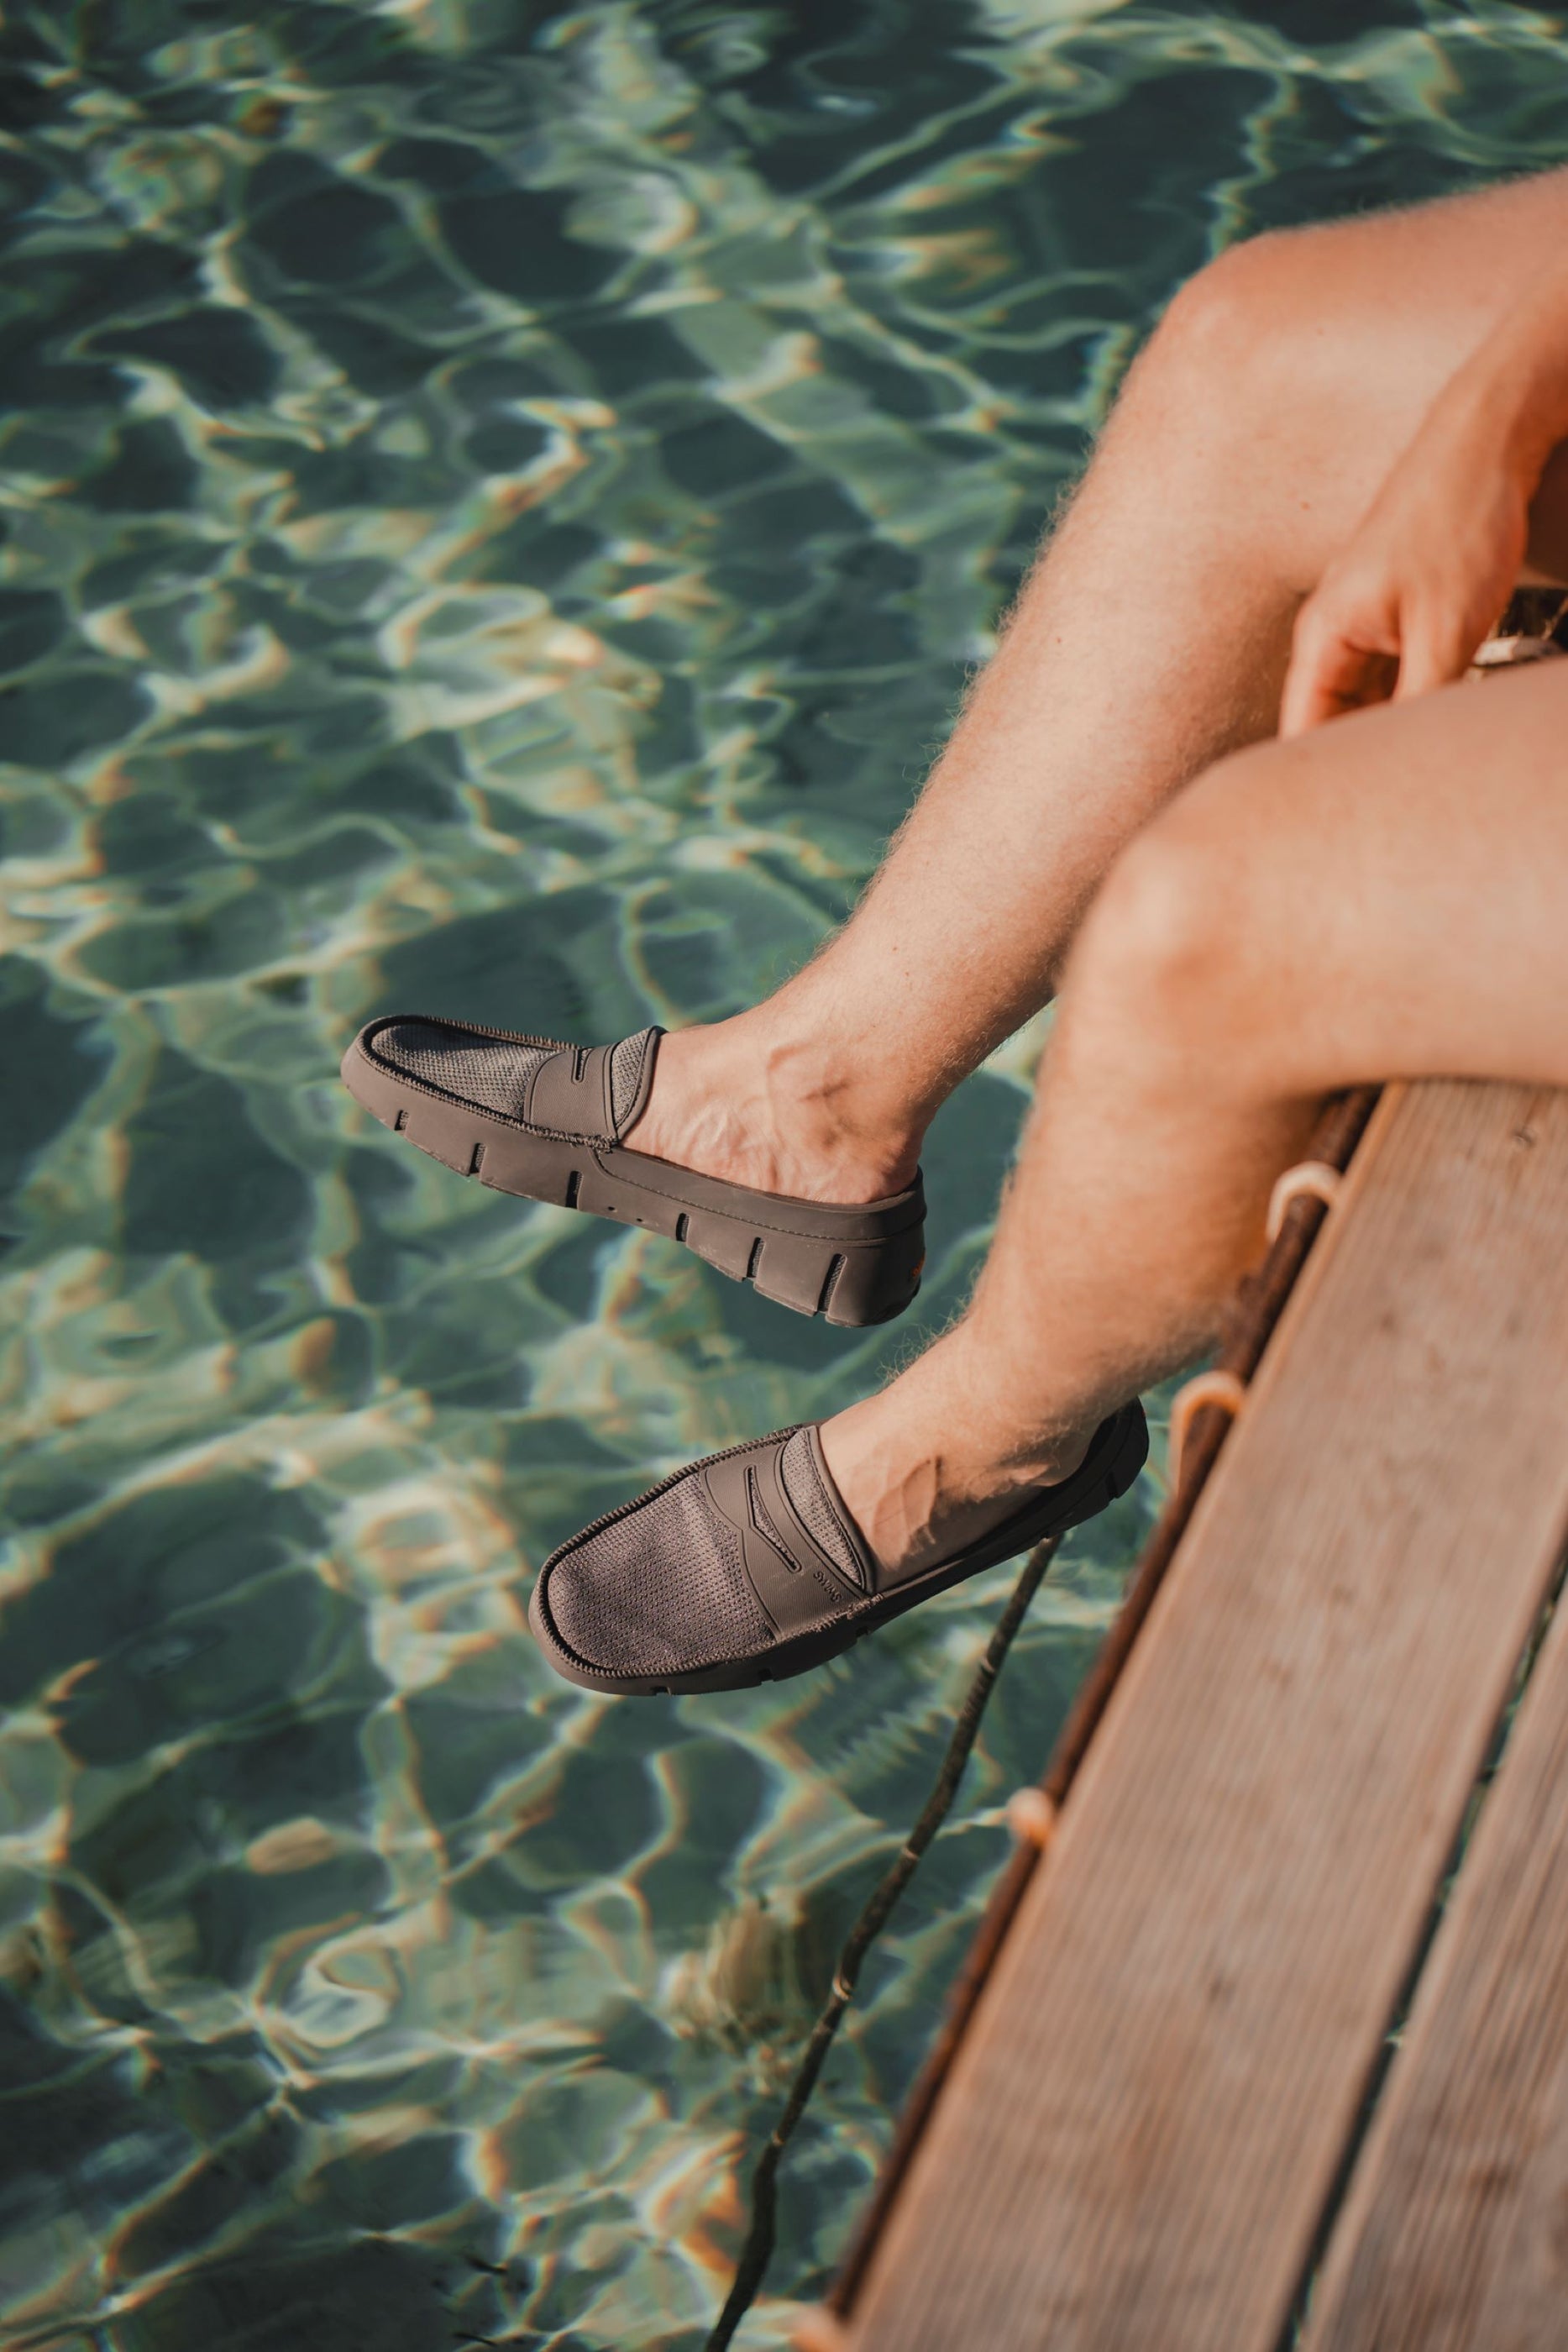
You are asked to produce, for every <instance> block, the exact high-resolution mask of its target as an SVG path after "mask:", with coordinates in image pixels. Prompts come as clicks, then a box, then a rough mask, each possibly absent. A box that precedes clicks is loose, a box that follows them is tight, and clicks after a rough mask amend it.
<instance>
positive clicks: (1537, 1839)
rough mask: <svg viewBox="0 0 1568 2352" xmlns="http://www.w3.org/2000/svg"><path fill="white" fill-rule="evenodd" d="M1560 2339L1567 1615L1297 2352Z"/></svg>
mask: <svg viewBox="0 0 1568 2352" xmlns="http://www.w3.org/2000/svg"><path fill="white" fill-rule="evenodd" d="M1564 2342H1568V1609H1563V1608H1561V1607H1560V1608H1559V1610H1558V1612H1557V1614H1556V1616H1555V1618H1554V1619H1553V1621H1552V1628H1551V1630H1550V1632H1549V1633H1548V1634H1547V1637H1546V1641H1545V1643H1544V1645H1543V1646H1542V1654H1541V1658H1540V1660H1539V1663H1538V1664H1537V1666H1536V1669H1535V1673H1534V1675H1533V1677H1532V1678H1531V1684H1530V1687H1529V1689H1528V1691H1527V1693H1526V1695H1525V1699H1524V1704H1523V1706H1521V1710H1520V1715H1519V1720H1518V1722H1517V1723H1516V1724H1515V1726H1514V1730H1513V1735H1512V1738H1511V1741H1510V1744H1509V1748H1508V1752H1507V1755H1506V1756H1505V1758H1504V1761H1503V1767H1502V1770H1501V1772H1500V1775H1499V1777H1498V1780H1497V1781H1496V1782H1495V1784H1494V1786H1493V1788H1492V1790H1491V1792H1490V1796H1489V1797H1488V1799H1487V1801H1486V1805H1485V1808H1484V1810H1483V1811H1482V1814H1481V1819H1480V1824H1479V1829H1478V1830H1477V1832H1476V1836H1475V1841H1474V1843H1473V1846H1472V1848H1471V1851H1470V1853H1469V1854H1468V1855H1467V1856H1466V1859H1465V1867H1464V1869H1463V1871H1462V1872H1461V1874H1460V1877H1459V1882H1458V1891H1457V1893H1456V1895H1455V1896H1454V1899H1453V1903H1452V1906H1451V1907H1450V1909H1449V1911H1448V1916H1446V1918H1445V1919H1444V1921H1443V1924H1442V1927H1441V1929H1440V1930H1439V1933H1438V1937H1437V1944H1436V1946H1435V1948H1434V1950H1433V1954H1432V1959H1431V1963H1430V1965H1429V1967H1428V1969H1427V1971H1426V1973H1425V1974H1424V1975H1423V1977H1422V1979H1421V1985H1420V1990H1419V1993H1418V1995H1417V1998H1416V2006H1415V2010H1414V2012H1413V2014H1412V2016H1411V2020H1410V2026H1409V2030H1408V2032H1407V2033H1406V2037H1405V2043H1404V2047H1403V2049H1402V2050H1401V2052H1400V2054H1399V2057H1398V2059H1397V2061H1396V2065H1395V2069H1394V2073H1393V2076H1392V2078H1391V2081H1390V2084H1389V2086H1388V2092H1387V2095H1386V2097H1385V2101H1384V2103H1383V2105H1381V2106H1380V2108H1379V2110H1378V2113H1377V2115H1376V2116H1375V2120H1374V2124H1373V2128H1372V2132H1371V2134H1370V2136H1369V2137H1368V2141H1367V2146H1366V2149H1365V2152H1364V2158H1363V2160H1362V2162H1361V2164H1360V2166H1359V2167H1358V2168H1357V2171H1356V2175H1355V2179H1354V2182H1353V2185H1352V2189H1351V2194H1350V2197H1349V2199H1348V2200H1347V2202H1346V2206H1345V2210H1344V2212H1343V2217H1342V2219H1341V2221H1340V2223H1339V2226H1338V2228H1337V2229H1336V2231H1335V2232H1334V2235H1333V2242H1332V2244H1331V2247H1330V2251H1329V2259H1328V2261H1327V2263H1326V2264H1325V2266H1324V2272H1323V2278H1322V2285H1321V2288H1320V2290H1319V2292H1318V2294H1317V2295H1316V2296H1315V2297H1314V2309H1313V2313H1312V2325H1311V2326H1310V2328H1309V2330H1308V2333H1307V2336H1306V2344H1307V2347H1309V2352H1561V2347H1562V2346H1563V2344H1564Z"/></svg>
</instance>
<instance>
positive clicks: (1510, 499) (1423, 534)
mask: <svg viewBox="0 0 1568 2352" xmlns="http://www.w3.org/2000/svg"><path fill="white" fill-rule="evenodd" d="M1530 496H1531V477H1530V475H1529V474H1528V473H1527V472H1526V471H1525V470H1524V469H1522V468H1521V467H1519V466H1518V465H1517V464H1515V463H1514V462H1512V461H1511V458H1510V457H1509V455H1508V454H1507V451H1506V446H1505V445H1504V436H1500V435H1496V434H1494V433H1490V432H1489V431H1487V429H1486V427H1485V425H1484V423H1479V422H1478V421H1477V420H1475V419H1472V418H1470V417H1468V416H1467V417H1464V418H1462V419H1460V420H1458V422H1456V420H1454V419H1453V418H1452V417H1451V416H1450V415H1447V414H1445V413H1444V410H1443V406H1442V404H1439V406H1438V409H1437V410H1436V411H1434V412H1433V415H1432V416H1431V417H1430V418H1429V419H1428V421H1427V425H1425V426H1424V427H1423V428H1422V430H1421V432H1420V433H1418V434H1417V436H1416V439H1415V440H1414V442H1412V444H1411V446H1410V447H1409V449H1408V450H1407V451H1406V454H1405V456H1404V457H1402V458H1401V459H1400V461H1399V463H1398V465H1397V466H1396V467H1395V468H1394V471H1393V472H1392V474H1390V476H1389V477H1388V479H1387V481H1386V482H1385V484H1384V487H1383V488H1382V489H1381V491H1380V492H1379V493H1378V495H1377V497H1376V498H1375V499H1374V501H1373V503H1372V506H1371V507H1370V509H1368V511H1367V514H1366V516H1365V519H1364V521H1363V522H1362V523H1361V525H1360V527H1359V528H1358V530H1356V532H1355V534H1354V538H1353V539H1352V540H1351V541H1350V542H1349V544H1348V545H1347V546H1346V547H1345V548H1344V549H1343V550H1342V551H1341V552H1340V554H1339V555H1337V556H1336V557H1335V558H1334V561H1333V562H1332V563H1331V564H1330V565H1329V567H1328V569H1327V571H1326V572H1324V573H1323V576H1322V580H1321V581H1320V582H1319V583H1318V585H1317V587H1316V589H1315V590H1314V592H1313V593H1312V595H1311V596H1309V597H1308V599H1307V601H1306V603H1305V604H1303V605H1302V607H1301V612H1300V613H1299V614H1297V616H1296V627H1295V635H1294V638H1293V641H1292V645H1291V666H1290V670H1289V672H1288V674H1287V677H1286V679H1285V691H1284V698H1283V700H1282V702H1281V711H1280V732H1281V735H1282V736H1289V735H1302V734H1305V733H1306V732H1307V730H1308V729H1309V728H1312V727H1319V726H1321V725H1322V722H1323V720H1324V719H1334V718H1337V717H1339V715H1340V714H1341V713H1342V712H1343V711H1347V710H1356V709H1362V708H1364V706H1365V705H1366V704H1368V703H1375V702H1387V701H1391V700H1392V701H1404V700H1406V698H1408V697H1409V696H1411V695H1414V694H1425V693H1427V691H1429V689H1430V688H1433V687H1435V686H1446V685H1447V684H1448V682H1449V681H1450V680H1451V679H1453V678H1457V677H1462V675H1463V674H1464V671H1465V669H1466V667H1467V666H1468V665H1469V660H1470V657H1471V656H1472V655H1473V654H1474V652H1475V650H1476V647H1477V646H1479V644H1480V643H1481V640H1482V639H1483V638H1484V637H1485V635H1486V634H1487V632H1488V630H1489V629H1490V627H1491V626H1492V625H1493V623H1494V622H1495V621H1496V619H1497V617H1498V614H1500V612H1501V611H1502V609H1503V606H1504V605H1505V604H1507V603H1508V600H1509V598H1510V596H1511V594H1512V593H1513V588H1514V583H1515V582H1516V581H1517V579H1518V577H1519V570H1520V566H1521V563H1522V562H1523V560H1524V550H1525V541H1526V537H1527V534H1528V529H1529V509H1530Z"/></svg>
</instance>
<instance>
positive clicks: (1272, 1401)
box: [851, 1084, 1568, 2352]
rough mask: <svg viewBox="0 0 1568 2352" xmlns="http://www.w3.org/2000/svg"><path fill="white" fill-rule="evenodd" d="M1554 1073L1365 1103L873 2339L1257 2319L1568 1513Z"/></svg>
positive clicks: (1010, 1948) (915, 2187)
mask: <svg viewBox="0 0 1568 2352" xmlns="http://www.w3.org/2000/svg"><path fill="white" fill-rule="evenodd" d="M1565 1230H1568V1097H1563V1096H1559V1095H1555V1094H1551V1093H1541V1094H1533V1095H1532V1094H1530V1093H1528V1092H1526V1091H1524V1090H1522V1089H1519V1088H1512V1087H1480V1086H1470V1085H1459V1084H1443V1085H1433V1086H1423V1087H1417V1088H1414V1089H1411V1090H1410V1091H1408V1092H1404V1093H1401V1092H1396V1093H1392V1094H1390V1095H1389V1096H1387V1097H1385V1101H1384V1103H1383V1105H1382V1106H1381V1107H1380V1109H1379V1111H1378V1113H1377V1115H1376V1118H1375V1122H1374V1127H1373V1129H1372V1130H1371V1132H1370V1133H1369V1135H1368V1137H1367V1139H1366V1142H1365V1143H1364V1146H1363V1148H1362V1151H1361V1153H1360V1155H1359V1156H1358V1159H1357V1161H1356V1164H1355V1167H1354V1171H1353V1174H1352V1178H1351V1181H1350V1184H1349V1186H1348V1188H1347V1192H1346V1196H1345V1199H1344V1202H1343V1204H1342V1206H1341V1208H1340V1209H1339V1210H1338V1211H1337V1212H1336V1213H1335V1214H1334V1216H1333V1219H1331V1222H1330V1225H1329V1228H1328V1231H1327V1233H1326V1234H1325V1235H1324V1238H1323V1240H1322V1243H1320V1244H1319V1247H1318V1250H1317V1252H1316V1254H1315V1255H1314V1257H1313V1259H1312V1261H1311V1263H1310V1264H1309V1266H1308V1268H1307V1272H1306V1275H1305V1276H1304V1277H1303V1280H1302V1283H1301V1286H1300V1288H1299V1290H1298V1293H1297V1295H1296V1297H1295V1298H1294V1299H1293V1300H1292V1301H1291V1307H1290V1308H1289V1309H1288V1311H1287V1315H1286V1318H1285V1319H1284V1321H1283V1323H1282V1324H1281V1329H1280V1331H1279V1333H1278V1334H1277V1335H1276V1339H1275V1341H1274V1344H1273V1347H1272V1349H1271V1350H1270V1355H1269V1357H1268V1358H1267V1360H1265V1363H1264V1365H1263V1368H1262V1370H1261V1372H1260V1375H1259V1379H1258V1381H1257V1383H1256V1385H1255V1388H1254V1391H1253V1393H1252V1396H1251V1398H1250V1400H1249V1405H1248V1408H1247V1411H1246V1412H1245V1413H1244V1415H1243V1417H1242V1420H1241V1423H1240V1424H1239V1428H1238V1430H1237V1432H1236V1433H1235V1435H1234V1437H1233V1438H1232V1440H1231V1442H1230V1444H1229V1445H1228V1447H1227V1449H1226V1453H1225V1454H1224V1456H1223V1458H1222V1461H1221V1464H1220V1466H1219V1469H1218V1473H1217V1475H1216V1477H1215V1479H1214V1481H1213V1483H1212V1484H1211V1486H1210V1487H1209V1489H1208V1491H1207V1494H1206V1495H1205V1496H1204V1498H1203V1501H1202V1503H1201V1505H1200V1507H1199V1508H1198V1511H1197V1515H1196V1516H1195V1518H1194V1520H1193V1523H1192V1526H1191V1528H1190V1529H1189V1531H1188V1534H1187V1538H1186V1542H1185V1544H1184V1546H1183V1549H1182V1552H1181V1553H1180V1555H1178V1558H1177V1559H1176V1563H1175V1565H1174V1567H1173V1569H1172V1571H1171V1574H1170V1577H1169V1579H1168V1580H1167V1582H1166V1586H1165V1588H1164V1590H1163V1591H1162V1592H1161V1594H1160V1596H1159V1599H1158V1601H1156V1603H1155V1609H1154V1611H1153V1612H1152V1614H1151V1617H1150V1620H1149V1622H1148V1625H1147V1627H1146V1629H1145V1633H1144V1636H1143V1638H1142V1640H1141V1642H1140V1643H1139V1645H1138V1647H1137V1649H1136V1650H1135V1651H1134V1656H1133V1659H1132V1662H1131V1664H1130V1665H1129V1667H1128V1669H1127V1672H1126V1674H1125V1675H1124V1679H1123V1681H1122V1683H1121V1685H1119V1687H1118V1690H1117V1693H1116V1696H1115V1697H1114V1699H1113V1702H1112V1705H1111V1707H1110V1710H1109V1711H1108V1713H1107V1716H1106V1717H1105V1720H1104V1723H1103V1727H1102V1728H1101V1731H1100V1733H1099V1735H1098V1738H1097V1739H1096V1742H1095V1745H1094V1747H1093V1748H1092V1750H1091V1752H1090V1755H1089V1758H1088V1759H1087V1761H1086V1763H1085V1765H1084V1767H1083V1769H1082V1774H1081V1776H1080V1778H1079V1780H1078V1781H1077V1783H1076V1784H1075V1787H1074V1790H1073V1792H1072V1795H1071V1799H1070V1801H1069V1802H1068V1804H1067V1806H1066V1809H1065V1811H1064V1813H1063V1816H1062V1820H1061V1826H1060V1829H1059V1831H1058V1834H1057V1840H1056V1843H1055V1845H1054V1848H1053V1850H1052V1853H1051V1855H1050V1857H1049V1858H1048V1861H1047V1863H1046V1864H1045V1866H1044V1867H1043V1868H1042V1869H1041V1870H1040V1873H1039V1874H1037V1876H1036V1878H1035V1880H1034V1882H1033V1884H1032V1885H1031V1886H1030V1890H1029V1892H1028V1894H1027V1895H1026V1896H1025V1898H1024V1901H1023V1904H1022V1906H1020V1910H1019V1916H1018V1917H1017V1919H1016V1921H1015V1923H1014V1927H1013V1929H1012V1932H1011V1934H1010V1936H1009V1938H1008V1942H1007V1944H1006V1947H1005V1948H1004V1950H1003V1953H1002V1956H1001V1958H1000V1961H999V1964H998V1969H997V1971H996V1973H995V1975H994V1977H993V1979H992V1981H991V1983H990V1985H989V1987H988V1990H987V1992H986V1994H985V1996H984V1997H983V1999H982V2001H981V2004H980V2007H979V2009H978V2011H977V2015H976V2018H975V2021H974V2023H973V2025H972V2026H971V2029H970V2032H969V2033H968V2035H967V2038H966V2042H965V2043H964V2045H963V2048H962V2050H961V2052H960V2053H959V2056H958V2059H957V2061H956V2066H955V2069H954V2073H953V2075H952V2077H951V2079H950V2081H949V2083H948V2085H947V2088H946V2092H945V2094H944V2095H943V2097H942V2099H941V2101H940V2103H939V2105H938V2106H937V2109H936V2114H935V2116H934V2118H933V2120H932V2124H931V2126H930V2128H929V2130H928V2132H927V2134H926V2136H925V2140H924V2142H923V2144H922V2147H921V2148H920V2150H919V2152H918V2154H917V2156H916V2158H915V2162H914V2165H913V2167H912V2168H911V2171H910V2174H909V2178H908V2179H907V2182H906V2184H905V2187H904V2192H903V2195H902V2196H901V2198H900V2200H898V2204H897V2207H896V2210H895V2211H894V2214H893V2217H892V2219H891V2221H890V2223H889V2226H888V2229H887V2231H886V2232H885V2233H884V2235H883V2239H882V2241H881V2242H880V2245H879V2247H878V2250H877V2252H876V2254H875V2256H874V2258H873V2263H872V2265H871V2268H870V2271H869V2273H868V2275H867V2279H866V2283H865V2286H864V2288H863V2290H862V2294H860V2295H859V2297H858V2298H857V2300H856V2304H855V2308H854V2313H853V2319H852V2331H851V2341H852V2344H853V2345H854V2346H855V2347H857V2352H959V2347H964V2352H969V2347H973V2346H975V2345H977V2344H983V2345H985V2346H986V2347H988V2352H1024V2347H1048V2346H1049V2347H1051V2352H1113V2347H1114V2352H1155V2347H1157V2352H1221V2347H1223V2352H1275V2347H1276V2343H1277V2338H1278V2336H1279V2332H1280V2329H1281V2325H1282V2323H1283V2320H1284V2317H1285V2315H1286V2313H1287V2311H1288V2309H1289V2306H1290V2303H1291V2296H1292V2294H1293V2293H1294V2291H1295V2289H1296V2286H1297V2284H1298V2281H1299V2279H1300V2277H1301V2272H1302V2268H1303V2265H1304V2263H1305V2262H1306V2259H1307V2256H1308V2252H1309V2250H1310V2248H1311V2246H1312V2240H1313V2234H1314V2231H1315V2230H1316V2228H1317V2226H1318V2223H1319V2220H1320V2217H1321V2215H1322V2212H1323V2210H1324V2208H1325V2203H1326V2200H1328V2198H1329V2195H1330V2192H1331V2189H1332V2187H1333V2181H1334V2177H1335V2172H1336V2168H1337V2167H1338V2165H1339V2162H1340V2159H1341V2156H1342V2152H1343V2148H1344V2147H1345V2146H1346V2144H1347V2139H1348V2137H1349V2135H1350V2133H1351V2130H1352V2128H1353V2126H1354V2118H1355V2116H1356V2112H1357V2108H1358V2105H1359V2104H1360V2101H1361V2098H1362V2095H1363V2092H1364V2087H1365V2085H1366V2083H1367V2081H1368V2079H1369V2074H1370V2072H1371V2069H1372V2068H1373V2066H1374V2064H1375V2059H1376V2055H1377V2052H1378V2049H1379V2045H1380V2042H1381V2040H1382V2037H1383V2034H1384V2032H1385V2027H1386V2025H1387V2022H1388V2020H1389V2016H1390V2013H1391V2011H1392V2009H1393V2006H1394V2003H1395V2001H1396V1997H1397V1995H1398V1992H1399V1990H1400V1987H1401V1984H1402V1982H1403V1980H1404V1979H1405V1976H1406V1971H1407V1969H1408V1967H1409V1964H1410V1961H1411V1959H1412V1957H1413V1955H1414V1953H1415V1952H1416V1948H1417V1947H1418V1943H1419V1939H1420V1937H1421V1934H1422V1930H1423V1926H1424V1923H1425V1921H1426V1919H1427V1916H1428V1912H1429V1906H1430V1904H1431V1901H1432V1898H1433V1895H1434V1891H1435V1889H1436V1887H1437V1883H1438V1880H1439V1877H1440V1874H1441V1872H1442V1869H1443V1866H1444V1863H1445V1860H1446V1858H1447V1856H1448V1853H1449V1850H1450V1848H1451V1845H1452V1842H1453V1839H1454V1836H1455V1834H1456V1832H1457V1829H1458V1823H1459V1821H1460V1818H1461V1816H1462V1813H1463V1810H1464V1806H1465V1802H1466V1799H1467V1796H1468V1793H1469V1789H1470V1787H1471V1784H1472V1781H1473V1779H1474V1775H1475V1773H1476V1771H1477V1769H1478V1767H1479V1763H1480V1761H1481V1759H1482V1758H1483V1756H1484V1753H1485V1751H1486V1748H1487V1744H1488V1741H1489V1739H1490V1737H1491V1736H1492V1733H1493V1731H1494V1728H1495V1726H1496V1723H1497V1720H1498V1717H1499V1713H1500V1707H1501V1706H1502V1704H1503V1701H1504V1698H1505V1696H1506V1694H1507V1691H1508V1688H1509V1684H1510V1678H1511V1675H1512V1673H1513V1670H1514V1667H1515V1664H1516V1662H1517V1660H1518V1658H1519V1656H1520V1654H1521V1647H1522V1644H1523V1643H1524V1641H1525V1639H1526V1636H1527V1634H1528V1633H1529V1630H1530V1627H1531V1623H1532V1622H1533V1620H1534V1618H1535V1616H1536V1614H1537V1612H1538V1610H1539V1607H1540V1603H1541V1600H1542V1594H1543V1592H1544V1591H1546V1589H1547V1586H1548V1581H1549V1578H1550V1573H1551V1569H1552V1562H1553V1560H1554V1559H1555V1557H1556V1554H1557V1551H1558V1548H1559V1545H1560V1542H1561V1540H1562V1537H1563V1528H1564V1526H1565V1524H1568V1444H1565V1443H1564V1432H1565V1430H1568V1271H1565V1268H1564V1262H1563V1250H1562V1246H1561V1236H1562V1234H1563V1232H1564V1231H1565Z"/></svg>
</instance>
